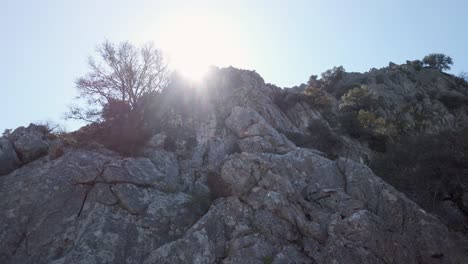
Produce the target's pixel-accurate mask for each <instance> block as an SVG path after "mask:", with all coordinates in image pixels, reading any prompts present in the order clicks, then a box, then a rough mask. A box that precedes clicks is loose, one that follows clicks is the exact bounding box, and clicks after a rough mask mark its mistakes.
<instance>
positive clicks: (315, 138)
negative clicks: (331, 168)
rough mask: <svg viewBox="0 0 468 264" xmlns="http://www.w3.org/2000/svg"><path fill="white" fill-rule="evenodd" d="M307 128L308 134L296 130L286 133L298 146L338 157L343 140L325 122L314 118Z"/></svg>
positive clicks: (331, 156)
mask: <svg viewBox="0 0 468 264" xmlns="http://www.w3.org/2000/svg"><path fill="white" fill-rule="evenodd" d="M307 130H308V131H307V133H306V134H301V133H296V132H286V133H284V134H285V136H286V137H287V138H288V139H289V140H291V141H292V142H293V143H294V144H295V145H296V146H298V147H304V148H313V149H317V150H320V151H322V152H324V153H325V154H327V156H328V157H329V158H332V159H334V158H337V157H338V153H339V151H340V149H341V148H342V147H343V142H342V140H341V138H340V137H339V136H338V135H336V133H334V132H333V131H332V130H331V129H330V127H329V126H327V124H326V123H325V122H323V121H321V120H312V121H311V122H310V124H309V126H308V128H307Z"/></svg>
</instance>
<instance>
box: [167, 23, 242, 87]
mask: <svg viewBox="0 0 468 264" xmlns="http://www.w3.org/2000/svg"><path fill="white" fill-rule="evenodd" d="M162 25H163V26H162V28H161V29H160V30H159V37H158V41H159V42H158V43H160V44H161V47H162V49H163V51H164V52H165V54H166V56H167V57H168V60H169V66H170V68H171V69H173V70H176V71H178V72H179V73H180V74H181V75H182V76H184V77H186V78H188V79H190V80H192V81H200V80H201V79H202V78H203V76H204V75H205V74H206V73H207V71H208V69H209V66H211V65H216V66H229V65H231V64H233V65H235V64H239V63H242V56H243V55H244V54H243V52H242V48H241V45H240V43H239V41H238V39H239V36H238V34H237V32H236V30H235V29H234V28H233V26H232V23H230V22H229V21H228V20H227V19H225V18H220V17H214V16H208V15H205V16H200V15H197V16H193V15H187V14H180V15H179V16H177V17H171V18H170V19H168V20H167V21H165V22H164V23H162Z"/></svg>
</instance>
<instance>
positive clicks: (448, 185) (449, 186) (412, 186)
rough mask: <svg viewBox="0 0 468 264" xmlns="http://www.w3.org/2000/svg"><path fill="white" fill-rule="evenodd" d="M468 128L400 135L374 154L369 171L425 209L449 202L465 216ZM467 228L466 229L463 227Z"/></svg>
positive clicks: (466, 212)
mask: <svg viewBox="0 0 468 264" xmlns="http://www.w3.org/2000/svg"><path fill="white" fill-rule="evenodd" d="M467 156H468V129H463V130H460V131H455V132H450V131H446V132H442V133H440V134H437V135H418V136H411V137H400V138H398V139H396V141H394V142H393V143H392V144H389V146H387V151H386V153H384V154H382V155H380V156H375V158H374V159H373V160H372V161H371V164H370V165H371V168H372V170H373V171H374V172H375V173H376V174H377V175H379V176H381V177H383V178H384V179H385V180H386V181H388V182H389V183H390V184H392V185H393V186H395V187H396V188H397V189H399V190H400V191H402V192H404V193H406V194H407V195H408V196H410V197H411V198H412V199H413V200H414V201H416V202H417V203H418V204H419V205H421V206H422V207H423V208H425V209H426V210H428V211H433V210H434V209H435V208H436V204H437V203H441V202H443V201H445V200H450V201H452V202H453V203H454V204H455V205H456V206H457V207H459V209H460V210H461V211H462V212H464V213H465V215H466V216H467V217H468V208H467V204H464V203H463V200H464V199H465V200H466V199H467V198H468V197H464V196H463V192H462V191H460V190H466V188H467V186H468V177H467V175H468V158H467ZM465 231H468V230H465Z"/></svg>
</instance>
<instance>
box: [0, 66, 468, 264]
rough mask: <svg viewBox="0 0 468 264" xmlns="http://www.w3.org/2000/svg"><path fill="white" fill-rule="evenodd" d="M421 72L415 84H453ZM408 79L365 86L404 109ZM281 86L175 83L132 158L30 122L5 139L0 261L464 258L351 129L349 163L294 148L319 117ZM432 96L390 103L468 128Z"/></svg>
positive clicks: (224, 77) (235, 77)
mask: <svg viewBox="0 0 468 264" xmlns="http://www.w3.org/2000/svg"><path fill="white" fill-rule="evenodd" d="M389 71H391V70H390V69H389ZM372 74H374V73H368V74H366V75H362V74H349V75H347V76H346V77H345V78H344V79H343V80H342V82H344V83H348V82H355V79H356V78H363V77H366V78H370V77H369V76H373V75H372ZM421 74H422V73H421ZM424 74H426V73H424ZM427 74H428V77H427V78H429V81H427V82H426V81H424V80H425V79H424V78H422V77H421V79H424V80H422V81H421V82H422V86H421V87H420V88H421V89H423V88H422V87H426V86H425V85H429V86H430V87H431V88H430V89H439V90H440V89H442V88H440V87H439V86H438V85H439V84H440V83H445V82H447V83H448V84H447V85H448V86H450V82H451V79H450V78H448V77H447V78H448V79H444V78H445V77H440V78H442V79H441V80H438V81H437V80H432V79H430V78H431V77H430V74H429V73H427ZM385 76H387V75H384V78H386V77H385ZM398 76H400V75H398ZM436 76H440V74H439V73H438V74H437V75H436ZM405 78H406V77H401V76H400V77H398V78H396V77H395V80H393V81H392V82H393V83H394V84H395V85H394V89H393V88H392V89H393V90H389V89H383V87H382V84H374V83H373V81H372V80H371V81H369V84H370V85H369V86H370V87H371V89H373V90H375V91H376V92H378V93H381V94H382V97H383V98H384V100H385V104H392V102H400V101H401V102H403V101H405V100H406V99H402V98H404V97H405V96H406V97H408V98H410V97H412V94H411V93H412V91H413V90H412V89H417V88H413V87H409V84H407V83H406V79H405ZM432 82H433V83H435V84H436V85H435V86H434V85H432V84H433V83H432ZM440 85H442V84H440ZM447 85H444V86H443V89H446V88H447ZM278 89H279V88H276V87H274V86H272V85H267V84H265V83H264V81H263V79H262V78H261V77H260V76H259V75H258V74H256V73H254V72H250V71H243V70H237V69H233V68H228V69H222V70H214V72H213V73H212V74H211V77H209V78H208V79H207V80H206V81H205V83H204V84H203V85H201V86H200V87H198V88H197V89H190V87H188V85H187V84H185V83H183V82H180V83H174V84H173V88H172V89H170V90H168V91H166V92H165V93H164V97H165V100H164V102H165V105H164V106H163V107H162V109H163V110H162V111H161V113H159V114H160V115H164V116H166V117H167V118H168V119H169V123H170V127H168V128H167V129H166V130H163V131H162V132H161V133H158V134H156V135H154V136H153V137H152V138H151V140H149V142H148V143H147V144H146V146H145V147H144V148H143V149H142V150H141V155H139V156H138V157H122V156H120V155H118V154H117V153H114V152H112V151H110V150H107V149H104V148H102V147H99V146H98V147H95V148H90V147H87V148H80V147H66V146H63V145H64V144H63V142H61V139H60V138H56V137H53V136H50V134H49V133H48V132H47V131H46V130H44V129H43V128H42V127H38V126H34V125H31V126H29V127H27V128H18V129H17V130H15V131H14V132H13V133H12V134H11V135H9V136H8V137H3V138H1V139H0V147H1V148H0V175H1V174H3V176H0V197H1V199H0V212H1V214H0V227H1V229H0V262H1V263H55V264H59V263H464V262H466V260H467V259H468V250H467V249H468V239H467V237H466V236H464V235H463V234H461V233H457V232H454V231H452V230H450V229H449V228H448V227H447V226H446V225H445V224H444V222H443V221H441V219H440V218H439V217H437V216H434V215H432V214H430V213H428V212H426V211H424V210H423V209H422V208H421V207H419V206H418V205H417V204H415V203H414V202H412V201H411V200H410V199H408V198H407V197H406V196H405V195H404V194H402V193H400V192H398V191H397V190H396V189H394V188H393V187H392V186H390V185H389V184H387V183H386V182H384V181H383V180H382V179H381V178H379V177H378V176H376V175H375V174H374V173H373V172H372V171H371V170H370V169H369V168H368V167H367V166H366V165H365V164H362V163H360V162H359V155H361V154H362V152H363V151H364V152H365V151H370V150H368V149H367V150H366V147H365V146H361V143H360V142H358V141H356V140H353V139H350V138H349V137H347V136H346V135H343V137H344V138H346V139H347V140H348V141H347V142H348V143H347V144H348V145H349V146H351V147H352V148H349V149H348V151H352V152H353V155H343V156H342V157H338V158H336V159H334V160H331V159H329V158H327V157H326V155H325V154H324V153H322V152H321V151H318V150H314V149H309V148H300V147H297V146H296V145H295V144H294V143H293V142H291V140H289V139H288V138H287V137H286V136H285V134H286V133H304V131H305V128H306V127H307V126H308V124H306V122H309V121H310V119H311V118H312V119H320V120H323V121H324V122H327V121H326V120H325V119H324V118H323V117H322V115H321V113H320V111H318V110H317V109H314V107H313V106H309V105H306V104H303V103H298V104H296V105H294V106H293V108H292V109H289V110H288V111H284V110H281V109H280V108H278V107H277V106H276V105H275V104H274V103H273V101H274V97H275V95H276V94H277V93H278V92H281V91H279V90H278ZM379 89H380V90H379ZM424 89H425V88H424ZM297 90H299V91H300V89H295V90H294V91H293V90H291V92H297ZM410 91H411V93H410ZM402 100H403V101H402ZM428 100H429V101H428ZM430 100H432V99H431V98H429V97H427V98H426V93H424V94H423V98H422V102H421V103H419V104H413V103H411V102H408V103H407V104H406V105H404V104H403V103H397V104H396V105H397V108H398V107H399V108H404V107H405V106H412V107H414V109H416V110H415V111H419V110H417V109H419V107H420V106H419V105H421V104H422V105H424V107H426V106H427V107H430V109H431V111H432V112H433V113H435V114H434V115H432V117H433V118H431V119H430V121H427V122H428V123H427V124H426V130H427V132H432V131H433V130H438V129H440V127H442V126H454V127H455V126H459V125H461V124H462V123H463V122H462V121H456V120H461V119H460V118H461V117H463V116H464V115H465V114H466V112H463V110H460V109H457V110H455V111H452V110H447V109H446V108H444V106H443V105H441V104H438V103H433V102H432V101H430ZM434 100H435V99H434ZM426 101H427V102H426ZM405 102H406V101H405ZM431 102H432V103H431ZM444 109H445V110H447V112H448V113H445V112H444V111H445V110H444ZM439 110H440V111H439ZM381 111H383V112H385V111H387V112H385V114H387V115H391V114H392V113H393V112H392V111H396V110H394V109H393V110H387V109H386V108H385V107H383V108H382V110H381ZM457 111H458V112H457ZM442 112H443V113H442ZM439 113H440V116H439ZM442 115H444V116H445V117H443V118H442ZM408 118H409V119H411V118H412V115H411V114H409V117H408ZM410 123H411V122H410ZM408 129H409V130H411V131H415V130H414V126H410V127H409V128H408ZM168 137H171V138H173V139H174V142H173V144H172V145H173V146H172V147H171V148H167V146H165V142H166V141H167V140H166V139H167V138H168ZM362 149H364V150H362ZM352 157H356V158H352Z"/></svg>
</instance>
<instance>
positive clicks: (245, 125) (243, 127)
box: [225, 107, 296, 153]
mask: <svg viewBox="0 0 468 264" xmlns="http://www.w3.org/2000/svg"><path fill="white" fill-rule="evenodd" d="M225 123H226V126H227V127H228V128H229V129H231V131H232V132H234V134H236V135H237V137H238V138H239V142H238V143H239V147H240V149H241V150H242V151H245V152H251V153H261V152H271V153H286V152H288V151H291V150H294V149H295V148H296V147H295V146H294V143H292V142H291V141H289V140H288V139H287V138H286V137H285V136H284V135H282V134H280V133H279V132H278V131H276V129H274V128H273V127H272V126H270V125H269V124H268V123H267V122H266V121H265V119H263V117H262V116H260V115H259V114H258V113H257V112H255V110H253V109H251V108H243V107H234V108H233V110H232V113H231V115H230V116H229V117H228V118H227V119H226V122H225Z"/></svg>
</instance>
